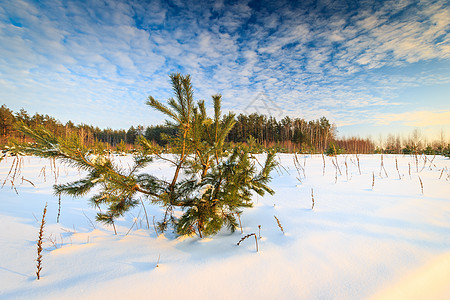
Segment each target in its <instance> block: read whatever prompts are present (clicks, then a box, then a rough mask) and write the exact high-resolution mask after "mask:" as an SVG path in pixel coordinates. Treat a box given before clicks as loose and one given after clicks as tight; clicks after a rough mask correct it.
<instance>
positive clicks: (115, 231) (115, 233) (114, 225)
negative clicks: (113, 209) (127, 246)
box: [111, 221, 117, 235]
mask: <svg viewBox="0 0 450 300" xmlns="http://www.w3.org/2000/svg"><path fill="white" fill-rule="evenodd" d="M111 223H112V226H113V228H114V235H117V230H116V224H114V221H111Z"/></svg>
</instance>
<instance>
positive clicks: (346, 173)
mask: <svg viewBox="0 0 450 300" xmlns="http://www.w3.org/2000/svg"><path fill="white" fill-rule="evenodd" d="M344 164H345V176H346V177H347V181H348V165H347V157H345V161H344Z"/></svg>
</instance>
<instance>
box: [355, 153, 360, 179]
mask: <svg viewBox="0 0 450 300" xmlns="http://www.w3.org/2000/svg"><path fill="white" fill-rule="evenodd" d="M356 161H357V162H358V170H359V175H361V167H360V165H359V156H358V154H356Z"/></svg>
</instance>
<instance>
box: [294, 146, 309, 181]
mask: <svg viewBox="0 0 450 300" xmlns="http://www.w3.org/2000/svg"><path fill="white" fill-rule="evenodd" d="M293 160H294V166H295V169H297V173H298V177H297V179H298V180H299V181H300V182H302V180H301V177H302V175H301V173H300V171H302V173H303V177H304V178H306V172H305V165H306V159H305V161H304V164H303V166H302V165H301V164H300V161H299V160H298V156H297V153H295V154H294V158H293Z"/></svg>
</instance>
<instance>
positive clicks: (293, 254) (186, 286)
mask: <svg viewBox="0 0 450 300" xmlns="http://www.w3.org/2000/svg"><path fill="white" fill-rule="evenodd" d="M278 157H279V161H280V162H281V165H282V167H280V168H279V169H278V171H277V172H273V174H272V177H273V180H272V183H271V184H270V186H271V187H273V189H274V190H275V192H276V193H275V195H274V196H270V195H267V196H265V197H260V196H256V195H255V196H254V207H253V208H249V209H245V210H244V213H243V214H242V217H241V219H242V226H243V232H244V233H243V234H241V232H240V230H238V231H236V232H235V233H234V234H230V233H229V232H226V231H223V232H221V233H220V234H218V235H216V236H214V237H212V238H204V239H199V238H198V237H197V236H191V237H176V236H175V235H174V234H173V233H170V232H168V233H166V234H164V235H159V237H157V236H156V233H155V231H154V229H153V225H152V222H153V221H152V220H153V216H155V221H158V220H160V219H161V216H162V214H163V210H162V209H161V208H159V207H157V206H153V205H150V204H149V203H148V202H147V203H145V206H146V210H147V214H148V219H149V223H150V229H148V228H147V221H146V218H145V214H144V211H143V209H142V207H137V208H136V209H134V210H133V211H131V212H130V213H128V214H126V215H125V216H124V217H123V218H121V219H120V220H118V221H117V223H116V227H117V231H118V235H117V236H116V235H114V232H113V229H112V228H111V227H107V226H103V225H101V224H97V223H95V221H94V219H95V214H96V211H95V210H94V209H92V208H91V207H89V206H88V203H87V198H88V196H87V197H85V198H77V199H73V198H69V197H62V199H61V216H60V222H59V223H57V222H56V219H57V215H58V198H57V197H55V196H53V190H52V185H53V184H54V182H55V180H56V181H57V182H58V183H62V182H67V181H70V180H75V179H78V178H79V177H80V174H79V172H78V171H77V170H76V169H71V168H69V167H67V166H64V165H59V164H58V163H57V164H56V168H55V167H54V166H51V164H50V163H49V161H48V160H44V159H39V158H34V157H24V158H23V161H22V162H23V166H22V167H21V170H20V171H21V173H20V174H16V180H15V181H14V183H15V187H16V188H17V192H18V194H16V191H15V190H14V187H12V185H11V182H10V181H9V179H8V180H6V183H5V186H4V187H3V189H2V190H1V192H0V195H1V197H0V228H1V229H0V253H1V255H0V298H1V299H11V298H28V299H31V298H32V299H136V298H148V299H165V298H181V297H183V298H203V299H205V298H208V299H237V298H241V299H247V298H253V299H275V298H277V299H287V298H290V299H292V298H296V299H299V298H301V299H364V298H371V297H374V298H384V299H389V298H391V299H401V298H407V299H414V298H418V299H425V298H427V299H431V298H432V299H441V298H442V299H444V298H447V299H450V279H449V278H450V273H449V272H450V160H449V159H447V158H444V157H440V156H437V157H435V158H433V157H431V156H428V157H427V162H426V164H425V166H424V156H422V157H420V158H419V164H418V165H417V166H416V159H415V158H414V156H400V155H398V156H395V155H384V156H383V161H384V166H385V169H386V173H387V175H388V177H386V174H385V172H384V170H380V162H381V156H380V155H361V156H360V168H361V175H360V173H359V170H358V166H357V159H356V156H354V155H340V156H338V157H337V163H338V165H339V168H340V171H341V174H340V173H339V171H338V172H337V176H336V168H335V166H334V165H333V163H332V160H335V161H336V158H331V157H325V162H326V167H325V175H324V174H323V160H322V156H320V155H312V156H310V155H302V156H299V163H300V165H301V166H302V168H304V171H305V172H304V173H303V170H302V169H301V168H299V171H297V169H296V168H295V166H294V160H293V155H288V154H280V155H278ZM396 158H397V160H398V167H399V173H400V178H401V179H399V174H398V172H397V170H396V167H395V159H396ZM119 159H120V161H121V163H122V164H123V166H127V162H129V161H130V159H129V157H121V158H119ZM13 160H14V158H13V157H8V158H6V159H4V160H3V161H2V162H1V163H0V179H1V180H2V181H1V183H3V181H4V180H5V178H6V177H7V174H8V172H9V170H10V167H11V164H12V162H13ZM431 160H433V161H432V163H431V162H430V161H431ZM345 162H347V167H346V166H345ZM408 165H409V166H408ZM297 167H298V164H297ZM409 169H410V171H409ZM146 171H148V172H151V173H152V174H155V175H157V176H165V177H166V178H170V177H171V174H172V172H173V170H172V169H171V168H170V167H169V166H168V165H167V164H166V163H164V162H155V163H153V164H152V165H151V166H150V167H149V168H148V169H147V170H146ZM13 172H14V171H13ZM409 172H411V175H409ZM44 173H45V176H44ZM10 177H11V174H10V175H9V177H8V178H10ZM373 177H375V182H374V187H373V189H372V183H373ZM419 177H420V180H421V181H422V184H423V194H422V188H421V185H420V180H419ZM22 178H24V180H23V181H22ZM25 179H26V180H29V181H31V182H33V184H34V185H35V187H33V186H32V185H31V183H29V182H28V181H26V180H25ZM299 179H300V180H301V182H300V181H299ZM311 189H313V194H314V200H315V205H314V209H311V207H312V199H311V192H312V190H311ZM46 202H48V212H47V215H46V226H45V232H44V234H45V237H46V241H45V244H44V249H45V250H44V251H43V263H42V266H43V269H42V272H41V279H40V280H39V281H38V280H36V276H35V272H36V261H35V259H36V255H37V252H36V240H37V237H38V232H39V225H40V221H41V218H42V212H43V209H44V206H45V203H46ZM274 216H276V217H277V218H278V219H279V220H280V223H281V225H282V227H283V229H284V234H283V233H282V232H281V230H280V228H279V227H278V225H277V222H276V220H275V218H274ZM91 222H93V223H94V224H91ZM258 225H261V239H259V240H258V243H259V252H258V253H257V252H256V250H255V240H254V238H253V237H252V238H249V239H246V240H245V241H243V242H242V243H241V244H240V246H237V245H236V243H237V242H238V241H239V240H240V238H241V237H242V236H243V235H245V234H249V233H253V232H254V233H256V235H259V233H258ZM94 226H95V228H94ZM130 228H132V229H131V231H130V232H129V233H128V235H126V233H127V232H128V231H129V230H130ZM430 297H431V298H430Z"/></svg>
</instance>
